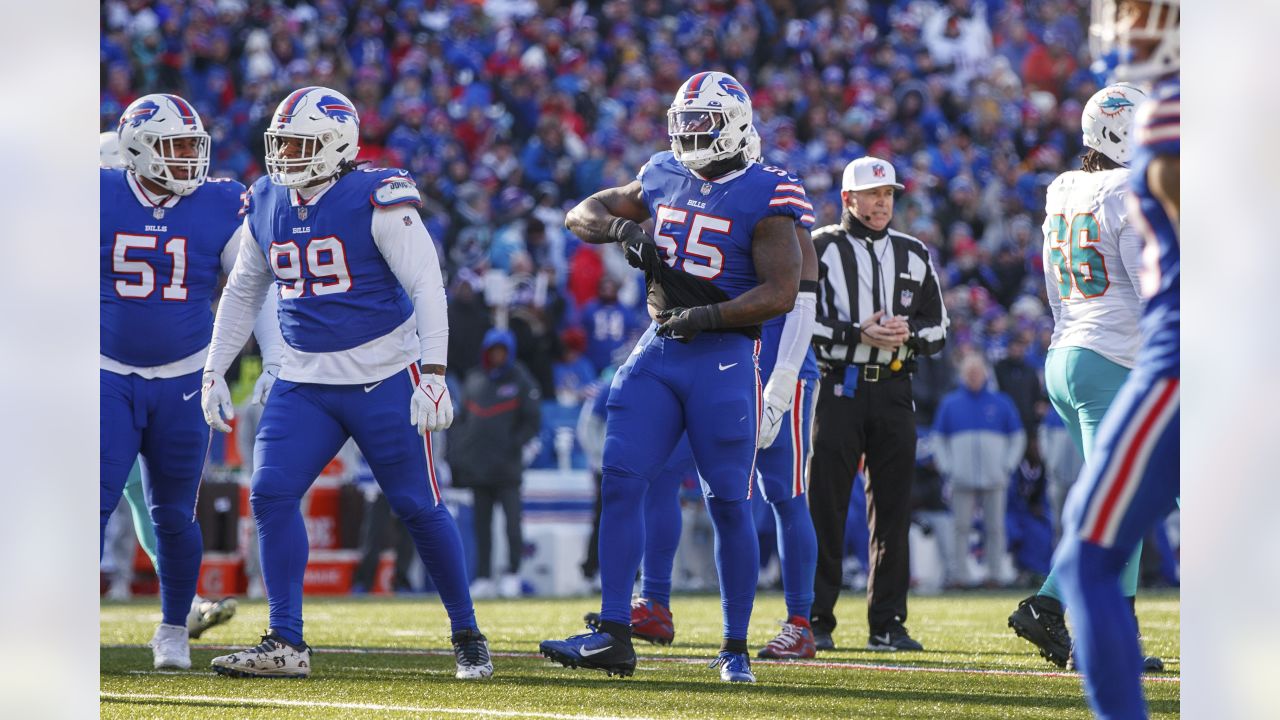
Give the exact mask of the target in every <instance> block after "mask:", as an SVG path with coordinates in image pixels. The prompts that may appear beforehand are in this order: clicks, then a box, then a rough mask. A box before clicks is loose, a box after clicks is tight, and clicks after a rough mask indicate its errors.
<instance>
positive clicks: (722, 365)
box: [720, 363, 738, 371]
mask: <svg viewBox="0 0 1280 720" xmlns="http://www.w3.org/2000/svg"><path fill="white" fill-rule="evenodd" d="M737 364H738V363H729V364H728V365H724V364H721V365H720V370H721V371H724V370H728V369H729V368H731V367H734V366H736V365H737Z"/></svg>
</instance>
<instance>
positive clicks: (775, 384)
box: [756, 367, 796, 450]
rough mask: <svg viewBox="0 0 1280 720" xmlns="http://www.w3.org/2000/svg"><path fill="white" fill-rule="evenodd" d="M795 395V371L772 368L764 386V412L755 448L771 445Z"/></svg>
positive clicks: (761, 416) (762, 448)
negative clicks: (771, 372)
mask: <svg viewBox="0 0 1280 720" xmlns="http://www.w3.org/2000/svg"><path fill="white" fill-rule="evenodd" d="M795 394H796V371H795V370H791V369H788V368H777V367H776V368H774V369H773V374H771V375H770V376H769V382H768V383H766V384H765V386H764V410H763V411H762V412H761V415H760V431H759V432H758V433H757V434H756V447H757V448H759V449H761V450H764V449H765V448H767V447H770V446H771V445H773V441H774V440H775V439H777V437H778V431H779V430H781V429H782V418H783V416H784V415H786V414H787V411H789V410H790V409H791V401H792V400H793V399H794V398H795Z"/></svg>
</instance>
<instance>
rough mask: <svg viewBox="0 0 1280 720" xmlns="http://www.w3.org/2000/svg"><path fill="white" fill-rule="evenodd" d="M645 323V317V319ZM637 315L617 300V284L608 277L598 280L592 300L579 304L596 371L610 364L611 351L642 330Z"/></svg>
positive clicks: (612, 354)
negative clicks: (595, 293) (595, 294)
mask: <svg viewBox="0 0 1280 720" xmlns="http://www.w3.org/2000/svg"><path fill="white" fill-rule="evenodd" d="M644 319H645V321H646V322H645V323H644V325H647V324H648V322H647V321H648V318H647V317H646V318H644ZM644 325H642V324H641V322H640V318H639V316H638V314H637V313H636V312H635V311H633V310H631V309H629V308H626V307H623V306H622V304H621V303H619V302H618V283H617V281H615V280H614V279H613V278H611V277H603V278H601V279H600V285H599V290H598V292H597V296H596V299H595V300H592V301H590V302H588V303H587V304H586V305H584V306H583V307H582V327H583V330H585V331H586V334H587V359H588V360H590V361H591V363H592V365H594V366H595V369H596V371H597V372H598V371H600V370H603V369H604V368H605V367H606V366H608V365H610V364H612V363H613V356H614V353H616V352H617V350H618V348H620V347H622V345H624V344H627V343H628V341H629V340H630V339H631V338H632V337H633V335H634V334H635V333H636V332H637V331H639V330H642V329H643V327H644Z"/></svg>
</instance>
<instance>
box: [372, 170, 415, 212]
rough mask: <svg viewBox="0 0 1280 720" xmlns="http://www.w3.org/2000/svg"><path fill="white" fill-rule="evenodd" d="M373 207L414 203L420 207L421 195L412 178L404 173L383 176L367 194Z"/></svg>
mask: <svg viewBox="0 0 1280 720" xmlns="http://www.w3.org/2000/svg"><path fill="white" fill-rule="evenodd" d="M369 202H371V203H373V206H374V207H391V206H392V205H404V204H409V205H414V206H417V207H422V195H421V194H419V193H418V186H417V185H416V184H415V183H414V182H413V178H411V177H409V176H408V174H407V173H406V174H405V175H397V176H393V177H388V178H383V179H382V181H381V182H379V183H378V185H377V186H376V187H375V188H374V190H373V193H372V194H371V195H370V196H369Z"/></svg>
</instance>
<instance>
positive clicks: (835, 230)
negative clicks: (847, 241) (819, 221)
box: [813, 223, 844, 240]
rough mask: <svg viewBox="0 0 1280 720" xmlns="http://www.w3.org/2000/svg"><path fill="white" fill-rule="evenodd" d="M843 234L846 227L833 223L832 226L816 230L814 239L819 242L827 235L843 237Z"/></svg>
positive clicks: (824, 226)
mask: <svg viewBox="0 0 1280 720" xmlns="http://www.w3.org/2000/svg"><path fill="white" fill-rule="evenodd" d="M843 233H844V226H842V225H839V224H835V223H833V224H831V225H823V226H822V227H820V228H818V229H817V230H814V231H813V239H814V240H817V239H818V238H819V237H820V236H821V237H825V236H827V235H841V234H843Z"/></svg>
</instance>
